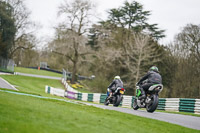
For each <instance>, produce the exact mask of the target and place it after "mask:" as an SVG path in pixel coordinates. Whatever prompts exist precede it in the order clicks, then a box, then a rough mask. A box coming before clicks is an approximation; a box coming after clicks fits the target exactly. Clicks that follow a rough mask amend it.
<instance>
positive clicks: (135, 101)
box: [133, 98, 139, 110]
mask: <svg viewBox="0 0 200 133" xmlns="http://www.w3.org/2000/svg"><path fill="white" fill-rule="evenodd" d="M133 109H134V110H138V109H139V106H138V105H137V99H136V98H135V99H134V102H133Z"/></svg>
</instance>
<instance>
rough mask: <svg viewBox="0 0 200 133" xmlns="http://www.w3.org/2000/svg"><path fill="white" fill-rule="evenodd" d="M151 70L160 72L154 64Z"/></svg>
mask: <svg viewBox="0 0 200 133" xmlns="http://www.w3.org/2000/svg"><path fill="white" fill-rule="evenodd" d="M149 71H154V72H159V71H158V68H157V67H156V66H152V67H151V68H150V69H149Z"/></svg>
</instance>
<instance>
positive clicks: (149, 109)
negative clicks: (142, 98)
mask: <svg viewBox="0 0 200 133" xmlns="http://www.w3.org/2000/svg"><path fill="white" fill-rule="evenodd" d="M158 101H159V98H158V95H157V94H154V95H152V96H151V101H150V102H149V103H147V104H146V110H147V112H150V113H153V112H154V111H155V110H156V108H157V106H158Z"/></svg>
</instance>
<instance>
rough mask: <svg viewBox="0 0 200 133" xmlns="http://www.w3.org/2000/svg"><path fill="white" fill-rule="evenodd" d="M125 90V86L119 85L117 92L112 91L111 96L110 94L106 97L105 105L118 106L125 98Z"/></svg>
mask: <svg viewBox="0 0 200 133" xmlns="http://www.w3.org/2000/svg"><path fill="white" fill-rule="evenodd" d="M124 92H125V89H124V88H120V87H118V88H117V89H116V91H115V92H113V93H112V95H111V96H108V97H107V98H106V99H105V102H104V105H106V106H107V105H109V104H113V106H115V107H118V106H119V104H120V102H121V101H122V100H123V94H124Z"/></svg>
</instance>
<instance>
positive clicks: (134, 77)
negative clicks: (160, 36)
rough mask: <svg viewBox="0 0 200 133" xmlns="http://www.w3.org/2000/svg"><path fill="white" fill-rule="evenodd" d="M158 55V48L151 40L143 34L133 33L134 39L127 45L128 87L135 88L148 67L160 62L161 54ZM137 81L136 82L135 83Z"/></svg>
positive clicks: (125, 61)
mask: <svg viewBox="0 0 200 133" xmlns="http://www.w3.org/2000/svg"><path fill="white" fill-rule="evenodd" d="M155 53H156V47H155V44H154V43H153V42H151V38H150V37H149V36H147V35H143V34H135V33H132V38H131V39H130V40H129V42H128V43H127V53H126V56H127V58H126V60H124V63H125V66H126V68H127V69H128V71H129V73H127V74H126V75H125V76H126V77H128V79H129V80H128V82H127V86H133V85H134V84H135V83H136V82H138V80H139V78H140V77H141V76H142V75H143V74H144V73H145V72H146V70H145V69H146V67H147V66H151V65H153V64H155V63H157V62H158V61H159V59H158V57H159V56H160V55H159V54H157V55H156V54H155ZM133 81H135V82H133Z"/></svg>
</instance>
